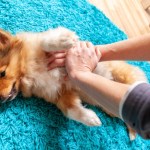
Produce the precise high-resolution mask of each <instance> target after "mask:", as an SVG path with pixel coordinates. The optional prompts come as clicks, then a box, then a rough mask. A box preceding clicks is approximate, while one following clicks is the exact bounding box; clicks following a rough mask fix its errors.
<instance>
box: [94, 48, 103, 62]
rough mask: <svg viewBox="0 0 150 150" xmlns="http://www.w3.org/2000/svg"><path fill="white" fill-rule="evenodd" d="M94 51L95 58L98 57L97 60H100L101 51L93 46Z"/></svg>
mask: <svg viewBox="0 0 150 150" xmlns="http://www.w3.org/2000/svg"><path fill="white" fill-rule="evenodd" d="M95 53H96V55H97V59H98V62H99V61H100V58H101V56H102V54H101V52H100V50H99V48H98V47H96V48H95Z"/></svg>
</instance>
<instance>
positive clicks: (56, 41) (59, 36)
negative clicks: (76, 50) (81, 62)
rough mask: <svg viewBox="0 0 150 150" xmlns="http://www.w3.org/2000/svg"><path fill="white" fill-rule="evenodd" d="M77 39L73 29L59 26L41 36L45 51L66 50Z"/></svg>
mask: <svg viewBox="0 0 150 150" xmlns="http://www.w3.org/2000/svg"><path fill="white" fill-rule="evenodd" d="M77 40H78V37H77V35H76V34H75V33H74V32H73V31H71V30H69V29H66V28H63V27H59V28H56V29H53V30H50V31H48V32H47V34H46V35H45V37H44V38H43V42H42V46H43V49H44V50H45V51H47V52H49V51H57V50H67V49H70V48H71V47H73V46H74V45H75V44H76V42H77Z"/></svg>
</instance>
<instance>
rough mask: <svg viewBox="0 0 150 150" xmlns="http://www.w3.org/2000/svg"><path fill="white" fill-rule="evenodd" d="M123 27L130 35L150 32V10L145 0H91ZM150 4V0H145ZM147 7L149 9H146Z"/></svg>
mask: <svg viewBox="0 0 150 150" xmlns="http://www.w3.org/2000/svg"><path fill="white" fill-rule="evenodd" d="M89 1H90V2H91V3H92V4H93V5H95V6H96V7H97V8H98V9H100V10H101V11H103V12H104V14H105V15H106V16H107V17H108V18H109V19H110V20H111V21H112V22H114V23H115V24H116V25H117V26H118V27H119V28H120V29H122V30H123V31H124V32H125V33H126V34H127V35H128V37H129V38H130V37H135V36H139V35H143V34H145V33H150V11H149V9H147V8H144V5H143V3H142V2H143V0H89ZM144 1H146V2H147V3H144V4H145V5H146V4H150V0H144ZM145 9H147V10H145Z"/></svg>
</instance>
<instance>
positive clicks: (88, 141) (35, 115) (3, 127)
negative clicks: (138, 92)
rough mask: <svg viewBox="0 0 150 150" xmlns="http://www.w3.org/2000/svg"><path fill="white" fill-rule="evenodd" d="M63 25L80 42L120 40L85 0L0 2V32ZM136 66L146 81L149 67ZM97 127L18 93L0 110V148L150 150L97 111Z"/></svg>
mask: <svg viewBox="0 0 150 150" xmlns="http://www.w3.org/2000/svg"><path fill="white" fill-rule="evenodd" d="M58 26H64V27H67V28H69V29H72V30H74V31H75V32H76V33H77V34H78V35H79V37H80V39H81V40H88V41H91V42H93V43H94V44H106V43H112V42H116V41H120V40H123V39H126V38H127V36H126V35H125V34H124V33H123V32H122V31H121V30H120V29H118V28H117V27H116V26H115V25H114V24H113V23H112V22H111V21H110V20H109V19H108V18H107V17H105V15H104V14H103V13H102V12H100V11H99V10H98V9H97V8H96V7H94V6H92V5H91V4H89V2H88V1H86V0H0V28H3V29H5V30H7V31H10V32H11V33H13V34H15V33H17V32H21V31H34V32H38V31H45V30H47V29H49V28H55V27H58ZM129 63H132V64H133V65H136V66H139V67H141V68H142V69H143V70H144V71H145V73H146V75H147V76H148V77H149V79H150V71H149V70H148V68H150V65H149V63H146V62H129ZM87 107H90V108H91V109H93V110H94V111H95V112H96V113H97V115H98V116H99V117H100V118H101V121H102V123H103V125H102V126H101V127H86V126H84V125H82V124H80V123H77V122H75V121H72V120H69V119H67V118H65V117H64V116H63V115H62V113H61V112H60V111H59V110H58V109H57V108H56V107H55V106H54V105H51V104H49V103H46V102H44V101H43V100H41V99H38V98H35V97H32V98H29V99H25V98H23V97H22V95H21V94H20V95H18V97H17V98H16V99H15V100H14V101H12V102H7V103H4V104H1V107H0V150H83V149H85V150H150V141H146V140H143V139H142V138H140V137H139V136H138V137H137V138H136V140H135V141H133V142H130V140H129V138H128V133H127V128H126V126H125V124H124V123H123V122H122V121H121V120H119V119H116V118H111V117H109V116H108V115H107V114H105V113H104V112H102V111H101V110H100V109H98V108H94V107H92V106H87Z"/></svg>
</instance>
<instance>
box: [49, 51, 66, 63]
mask: <svg viewBox="0 0 150 150" xmlns="http://www.w3.org/2000/svg"><path fill="white" fill-rule="evenodd" d="M65 57H66V53H55V54H53V55H51V56H50V57H48V63H51V62H53V61H54V60H56V59H62V58H65Z"/></svg>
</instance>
